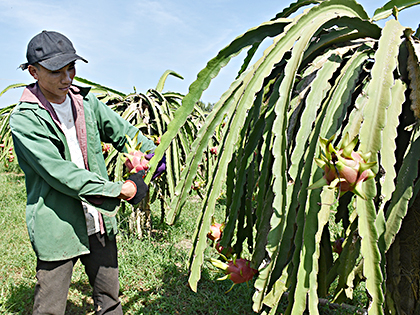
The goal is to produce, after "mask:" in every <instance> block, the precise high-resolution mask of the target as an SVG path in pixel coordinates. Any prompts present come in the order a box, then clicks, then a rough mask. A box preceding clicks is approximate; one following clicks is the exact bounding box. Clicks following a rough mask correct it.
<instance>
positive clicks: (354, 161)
mask: <svg viewBox="0 0 420 315" xmlns="http://www.w3.org/2000/svg"><path fill="white" fill-rule="evenodd" d="M332 141H333V137H331V138H330V139H324V138H320V143H321V150H322V153H321V158H317V159H315V162H316V163H317V164H318V166H319V167H321V168H322V169H323V170H324V176H323V177H322V178H321V179H320V180H318V181H317V182H315V183H314V184H312V185H311V186H310V187H308V189H316V188H321V187H322V186H325V185H329V186H330V187H332V188H338V189H339V192H340V196H342V195H343V194H344V193H346V192H347V191H351V192H353V193H354V194H356V195H358V196H360V197H361V198H363V199H366V195H365V194H364V192H363V190H362V183H363V182H364V181H366V180H368V179H371V178H373V177H375V174H374V173H373V171H372V170H371V168H372V167H373V166H375V165H376V162H367V161H368V160H369V158H370V153H369V154H363V153H361V152H355V151H353V150H354V148H355V147H356V145H357V142H358V137H355V138H354V139H353V140H352V141H351V142H350V141H349V136H348V134H346V136H345V137H344V139H343V142H342V145H341V147H340V148H334V147H333V146H332V144H331V142H332Z"/></svg>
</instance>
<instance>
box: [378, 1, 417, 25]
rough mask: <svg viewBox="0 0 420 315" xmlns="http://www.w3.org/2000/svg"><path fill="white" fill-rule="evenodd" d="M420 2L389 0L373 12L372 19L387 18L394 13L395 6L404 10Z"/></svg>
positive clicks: (399, 9)
mask: <svg viewBox="0 0 420 315" xmlns="http://www.w3.org/2000/svg"><path fill="white" fill-rule="evenodd" d="M417 4H420V1H418V0H391V1H388V2H387V3H386V4H385V5H384V6H383V7H381V8H378V9H376V10H375V13H374V14H373V17H372V20H373V21H379V20H382V19H386V18H387V17H389V16H390V15H391V14H393V10H394V7H395V8H396V9H397V10H398V11H401V10H404V9H406V8H409V7H411V6H413V5H417Z"/></svg>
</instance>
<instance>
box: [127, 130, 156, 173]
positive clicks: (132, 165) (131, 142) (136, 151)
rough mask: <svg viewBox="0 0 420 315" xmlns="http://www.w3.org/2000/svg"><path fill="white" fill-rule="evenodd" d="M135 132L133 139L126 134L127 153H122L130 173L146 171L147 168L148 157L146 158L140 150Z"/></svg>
mask: <svg viewBox="0 0 420 315" xmlns="http://www.w3.org/2000/svg"><path fill="white" fill-rule="evenodd" d="M138 134H139V133H137V134H136V135H135V136H134V138H133V139H130V137H128V136H127V135H126V138H127V143H126V144H125V147H126V149H127V152H128V153H124V154H123V157H122V159H123V161H124V165H125V166H126V167H127V169H128V171H129V173H130V174H133V173H137V172H139V171H145V172H146V171H147V170H148V169H149V159H147V158H146V154H147V152H146V153H143V152H141V151H140V148H141V145H142V144H141V143H137V136H138Z"/></svg>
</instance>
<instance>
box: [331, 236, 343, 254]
mask: <svg viewBox="0 0 420 315" xmlns="http://www.w3.org/2000/svg"><path fill="white" fill-rule="evenodd" d="M343 243H344V238H342V237H340V238H339V239H337V240H335V241H334V243H333V252H335V253H337V254H339V255H340V254H341V252H342V251H343Z"/></svg>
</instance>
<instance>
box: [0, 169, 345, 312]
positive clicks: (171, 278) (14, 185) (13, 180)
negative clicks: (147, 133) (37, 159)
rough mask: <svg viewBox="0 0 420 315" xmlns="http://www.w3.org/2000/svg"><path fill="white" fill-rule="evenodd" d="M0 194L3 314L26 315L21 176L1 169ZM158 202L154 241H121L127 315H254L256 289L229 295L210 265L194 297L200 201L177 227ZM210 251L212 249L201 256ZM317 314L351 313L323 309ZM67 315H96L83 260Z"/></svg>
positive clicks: (29, 266)
mask: <svg viewBox="0 0 420 315" xmlns="http://www.w3.org/2000/svg"><path fill="white" fill-rule="evenodd" d="M0 193H1V195H2V198H1V200H0V266H1V267H0V314H22V315H23V314H30V313H31V310H32V305H33V290H34V286H35V281H36V280H35V261H36V258H35V255H34V253H33V251H32V248H31V245H30V243H29V239H28V235H27V231H26V226H25V201H26V195H25V186H24V178H23V176H20V175H19V174H18V173H16V172H11V173H7V172H5V170H4V169H3V170H1V169H0ZM157 204H158V203H156V205H155V204H152V217H153V227H154V232H153V234H152V236H151V237H145V238H143V239H140V240H138V239H136V238H134V237H132V236H128V235H126V234H125V233H123V232H122V233H120V234H119V235H118V247H119V266H120V284H121V286H120V299H121V301H122V305H123V310H124V314H255V313H254V312H253V311H252V295H253V283H249V285H247V284H245V283H243V284H238V285H235V287H234V288H233V289H232V290H231V291H230V292H229V293H227V294H226V293H225V292H226V291H227V290H229V289H230V287H231V285H232V282H231V281H230V280H224V281H217V280H216V279H217V278H219V277H220V276H221V275H222V274H221V273H220V272H219V271H217V270H215V268H214V267H213V266H211V265H210V264H209V263H205V265H204V268H203V272H202V276H201V280H200V282H199V285H198V291H197V292H196V293H195V292H193V291H192V290H191V289H190V288H189V286H188V276H189V275H188V270H187V259H188V252H189V249H190V247H191V242H190V240H191V237H192V234H193V232H194V228H195V224H196V218H197V215H198V213H199V205H200V203H199V200H197V199H195V198H192V199H190V200H189V202H188V203H187V204H186V205H185V207H184V209H183V211H182V214H181V217H180V220H179V221H178V223H176V224H175V225H174V226H167V225H164V224H160V209H157V208H158V205H157ZM219 215H220V216H221V214H219ZM211 253H213V251H212V249H211V248H209V249H208V252H207V253H206V256H208V255H211ZM280 311H282V310H280ZM320 313H321V314H323V315H325V314H349V313H345V312H342V311H341V310H335V311H331V310H329V309H327V308H322V307H320ZM66 314H94V312H93V300H92V298H91V288H90V286H89V283H88V279H87V277H86V275H85V274H84V271H83V266H82V265H81V263H80V262H78V263H77V264H76V267H75V269H74V273H73V279H72V284H71V287H70V290H69V297H68V303H67V311H66Z"/></svg>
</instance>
